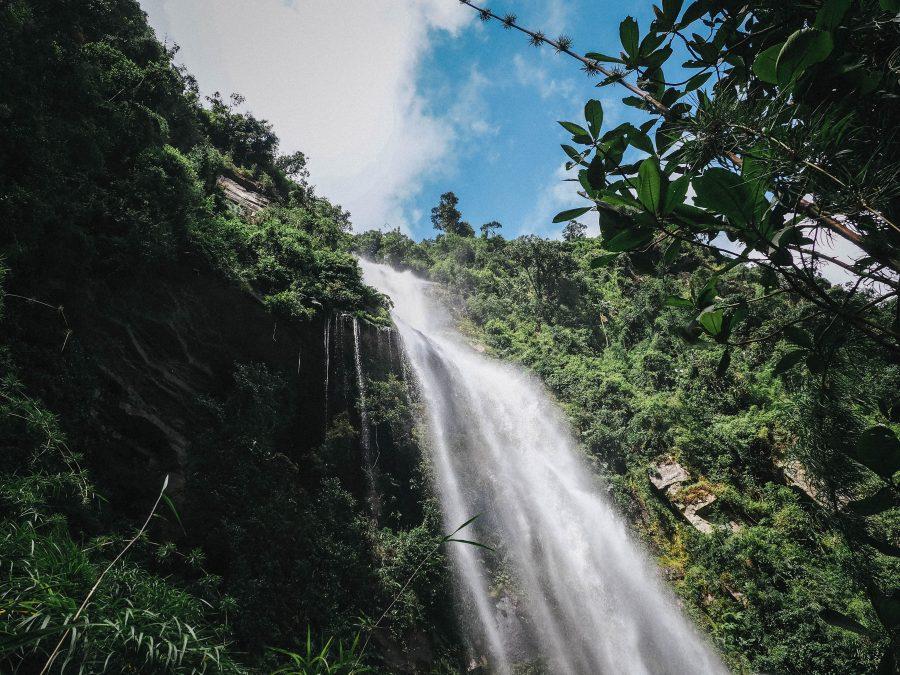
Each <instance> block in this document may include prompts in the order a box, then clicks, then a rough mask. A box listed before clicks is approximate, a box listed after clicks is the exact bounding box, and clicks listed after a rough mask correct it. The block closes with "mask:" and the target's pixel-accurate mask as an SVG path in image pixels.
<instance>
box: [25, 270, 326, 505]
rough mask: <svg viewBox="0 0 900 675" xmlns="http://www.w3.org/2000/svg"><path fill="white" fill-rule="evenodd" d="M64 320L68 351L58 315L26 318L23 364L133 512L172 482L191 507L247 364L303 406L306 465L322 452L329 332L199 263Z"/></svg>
mask: <svg viewBox="0 0 900 675" xmlns="http://www.w3.org/2000/svg"><path fill="white" fill-rule="evenodd" d="M64 312H65V317H66V320H67V327H68V329H69V330H71V334H70V335H69V336H68V338H66V337H65V335H64V334H63V335H62V338H63V339H65V347H64V349H60V337H61V335H60V330H62V328H61V325H60V322H59V319H58V317H57V316H54V315H53V313H52V312H46V311H41V309H40V308H36V307H29V308H27V309H26V310H25V311H22V312H18V313H17V319H18V320H17V322H16V330H15V338H18V339H15V341H14V345H15V350H16V352H17V354H16V356H17V357H20V358H21V359H24V360H27V362H29V363H30V364H31V366H32V367H29V368H25V369H23V370H24V373H23V375H24V379H25V380H26V384H28V385H31V387H32V388H33V390H34V391H35V392H36V393H38V395H39V396H40V397H41V398H42V399H43V400H44V401H45V403H47V404H48V405H49V406H50V407H51V408H52V409H54V410H57V411H59V413H60V414H61V416H62V419H63V423H64V426H65V427H66V428H67V431H68V434H69V440H70V444H72V445H73V446H74V447H77V448H79V449H80V450H81V451H82V452H84V453H85V455H86V457H87V461H88V463H89V465H90V468H91V469H92V471H93V472H95V475H96V476H97V479H98V481H99V482H100V484H101V486H102V487H103V488H104V492H105V493H106V494H107V495H108V496H109V497H111V498H112V499H113V500H114V501H115V503H116V505H117V506H121V507H122V508H124V509H125V510H126V511H127V510H130V508H129V507H130V505H131V504H135V505H141V506H140V507H141V508H143V505H144V504H145V503H146V500H145V499H141V498H139V495H142V494H146V495H151V494H155V493H156V491H157V490H158V487H159V485H160V484H161V482H162V479H163V476H164V475H166V474H169V475H170V481H171V485H172V486H173V490H172V492H173V493H174V496H175V497H178V498H181V497H183V491H184V489H185V477H186V472H187V471H188V470H189V467H190V464H191V462H192V459H195V457H193V453H194V452H195V451H196V450H197V447H196V446H197V443H196V441H197V438H198V436H199V435H200V434H201V433H202V432H204V431H206V430H208V427H209V425H210V424H211V423H212V420H211V418H210V415H209V409H208V406H206V405H204V401H208V400H214V399H217V398H222V397H224V396H227V394H228V392H229V391H230V390H231V389H232V388H233V386H234V382H233V369H234V364H235V363H251V362H252V363H259V364H263V365H265V366H266V367H267V368H268V369H269V370H270V371H271V372H272V373H274V374H278V375H281V376H283V377H284V379H285V381H286V382H287V383H288V386H289V387H290V389H291V390H292V396H293V397H294V398H295V400H296V401H297V405H298V410H297V414H296V417H295V419H293V420H290V421H286V424H287V425H288V426H289V427H290V429H289V430H288V429H285V433H286V434H289V435H291V436H293V437H294V438H295V439H296V442H295V443H294V445H293V447H292V448H291V451H292V452H291V454H292V455H293V457H294V458H295V459H299V458H301V457H302V456H303V454H304V452H306V451H308V450H309V448H311V447H314V446H315V445H317V444H318V443H321V441H322V438H323V433H324V426H323V423H322V411H323V409H324V390H323V386H322V383H323V381H324V378H325V367H324V361H325V358H324V345H323V343H322V333H323V323H322V322H319V321H310V322H307V323H298V322H292V323H286V322H284V321H282V322H281V324H280V325H279V322H278V320H277V319H276V318H275V317H273V316H272V315H271V314H270V313H269V312H267V311H266V310H265V308H264V307H263V306H262V305H261V304H260V303H259V302H258V301H257V300H256V299H254V297H253V296H252V295H251V294H249V293H247V292H244V291H242V290H240V289H238V288H235V287H234V286H232V285H229V284H228V283H226V282H224V281H222V280H220V279H219V278H217V276H216V275H215V274H213V273H212V272H209V271H206V270H204V269H203V267H202V265H201V264H200V263H199V261H198V262H197V265H196V266H193V267H192V266H190V265H177V266H172V267H170V268H167V269H162V270H159V274H158V275H154V276H152V277H149V276H148V277H141V278H137V279H130V280H128V281H127V282H123V283H122V284H121V285H119V286H117V287H109V286H106V285H103V286H96V287H91V288H82V289H78V291H77V292H75V293H71V294H70V295H69V297H68V298H67V301H66V302H65V303H64ZM20 362H21V361H20ZM42 366H43V367H42Z"/></svg>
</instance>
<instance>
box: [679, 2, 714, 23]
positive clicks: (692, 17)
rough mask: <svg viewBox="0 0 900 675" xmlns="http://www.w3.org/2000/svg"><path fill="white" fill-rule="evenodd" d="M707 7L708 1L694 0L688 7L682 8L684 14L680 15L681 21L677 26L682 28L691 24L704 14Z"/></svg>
mask: <svg viewBox="0 0 900 675" xmlns="http://www.w3.org/2000/svg"><path fill="white" fill-rule="evenodd" d="M708 9H709V2H708V1H707V0H694V2H692V3H691V4H690V5H688V8H687V9H686V10H684V16H682V17H681V21H679V22H678V27H679V28H684V27H686V26H689V25H691V24H692V23H694V22H695V21H696V20H697V19H699V18H700V17H701V16H703V15H704V14H706V12H707V11H708Z"/></svg>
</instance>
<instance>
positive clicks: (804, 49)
mask: <svg viewBox="0 0 900 675" xmlns="http://www.w3.org/2000/svg"><path fill="white" fill-rule="evenodd" d="M833 48H834V41H833V40H832V39H831V34H830V33H826V32H825V31H821V30H818V29H816V28H802V29H800V30H798V31H796V32H795V33H793V34H791V36H790V37H789V38H788V39H787V40H786V41H785V43H784V46H783V47H782V48H781V51H780V52H779V53H778V58H777V59H776V61H775V76H776V78H777V80H778V84H779V85H781V86H785V85H788V84H790V83H791V82H793V81H795V80H796V79H797V78H799V77H800V76H801V75H802V74H803V71H805V70H806V69H807V68H809V67H810V66H811V65H813V64H815V63H819V62H821V61H824V60H825V59H827V58H828V55H829V54H831V50H832V49H833Z"/></svg>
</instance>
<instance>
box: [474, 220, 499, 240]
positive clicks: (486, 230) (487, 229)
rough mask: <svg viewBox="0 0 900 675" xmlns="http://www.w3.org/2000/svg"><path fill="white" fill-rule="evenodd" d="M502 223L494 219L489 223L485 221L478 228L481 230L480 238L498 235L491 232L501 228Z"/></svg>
mask: <svg viewBox="0 0 900 675" xmlns="http://www.w3.org/2000/svg"><path fill="white" fill-rule="evenodd" d="M502 227H503V225H501V224H500V223H498V222H497V221H496V220H492V221H491V222H489V223H485V224H484V225H482V226H481V227H480V228H479V229H480V230H481V238H482V239H490V238H491V237H496V236H499V235H496V234H492V232H496V231H497V230H499V229H501V228H502Z"/></svg>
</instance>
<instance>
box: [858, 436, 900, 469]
mask: <svg viewBox="0 0 900 675" xmlns="http://www.w3.org/2000/svg"><path fill="white" fill-rule="evenodd" d="M852 455H853V459H855V460H856V461H857V462H859V463H860V464H862V465H863V466H866V467H868V468H869V469H871V470H872V471H874V472H875V473H877V474H878V475H879V476H881V477H882V478H884V479H885V480H888V481H890V480H891V477H892V476H893V475H894V474H895V473H896V472H897V471H900V440H898V439H897V435H896V434H895V433H894V432H893V430H891V429H890V428H889V427H886V426H884V425H881V424H879V425H877V426H874V427H872V428H871V429H868V430H866V431H865V432H863V434H862V435H861V436H860V437H859V441H858V442H857V443H856V448H854V450H853V453H852Z"/></svg>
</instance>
